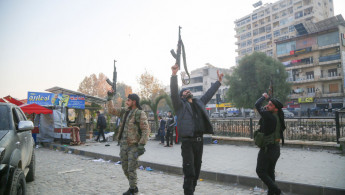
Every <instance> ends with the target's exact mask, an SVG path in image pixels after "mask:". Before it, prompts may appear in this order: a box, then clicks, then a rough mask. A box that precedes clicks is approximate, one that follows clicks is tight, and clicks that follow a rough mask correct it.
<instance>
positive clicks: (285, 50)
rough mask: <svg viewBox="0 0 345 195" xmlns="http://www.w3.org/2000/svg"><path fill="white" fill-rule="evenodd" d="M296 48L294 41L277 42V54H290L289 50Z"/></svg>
mask: <svg viewBox="0 0 345 195" xmlns="http://www.w3.org/2000/svg"><path fill="white" fill-rule="evenodd" d="M295 49H296V41H291V42H287V43H282V44H277V55H286V54H290V51H292V50H295Z"/></svg>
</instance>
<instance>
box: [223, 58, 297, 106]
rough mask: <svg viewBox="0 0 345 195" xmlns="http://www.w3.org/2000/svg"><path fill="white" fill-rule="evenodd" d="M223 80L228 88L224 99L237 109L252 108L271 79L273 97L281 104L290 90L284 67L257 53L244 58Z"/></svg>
mask: <svg viewBox="0 0 345 195" xmlns="http://www.w3.org/2000/svg"><path fill="white" fill-rule="evenodd" d="M225 78H226V79H225V80H226V85H229V86H230V89H229V90H228V92H227V94H226V98H227V100H229V101H231V102H233V103H234V104H235V106H236V107H238V108H253V106H254V104H255V101H256V100H257V99H258V98H259V97H260V96H261V95H262V93H263V92H265V91H266V92H267V91H268V88H269V85H270V81H271V79H272V81H273V92H274V93H273V96H274V97H275V98H278V99H279V100H280V101H281V102H285V101H286V100H287V95H288V94H289V92H290V88H291V87H290V85H289V83H287V82H286V79H287V72H286V71H285V67H284V65H283V64H282V63H281V62H279V61H278V60H276V59H273V58H271V57H269V56H267V55H266V54H264V53H258V52H254V53H253V54H251V55H248V56H245V57H244V58H243V59H242V60H241V61H240V63H239V65H238V66H236V67H235V68H234V69H233V73H232V75H226V76H225Z"/></svg>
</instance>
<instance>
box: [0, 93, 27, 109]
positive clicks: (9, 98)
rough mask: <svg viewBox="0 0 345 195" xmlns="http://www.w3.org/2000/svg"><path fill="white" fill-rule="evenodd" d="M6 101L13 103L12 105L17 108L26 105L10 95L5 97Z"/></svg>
mask: <svg viewBox="0 0 345 195" xmlns="http://www.w3.org/2000/svg"><path fill="white" fill-rule="evenodd" d="M4 99H5V100H7V101H8V102H10V103H12V104H15V105H17V106H20V105H23V104H24V103H23V102H21V101H19V100H17V99H15V98H13V97H11V96H10V95H8V96H6V97H4Z"/></svg>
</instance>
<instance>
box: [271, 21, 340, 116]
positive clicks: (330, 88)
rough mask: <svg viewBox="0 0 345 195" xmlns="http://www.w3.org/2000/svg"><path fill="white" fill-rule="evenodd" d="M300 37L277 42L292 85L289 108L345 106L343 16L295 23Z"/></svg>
mask: <svg viewBox="0 0 345 195" xmlns="http://www.w3.org/2000/svg"><path fill="white" fill-rule="evenodd" d="M296 31H297V32H298V36H297V37H293V38H289V39H286V40H281V41H277V42H276V55H277V56H276V57H277V58H278V59H279V60H280V61H281V62H282V63H283V64H284V65H285V67H286V71H287V73H288V82H290V83H291V84H292V91H291V95H290V100H291V101H290V102H289V105H288V107H291V108H293V107H300V109H301V110H302V111H306V110H308V109H315V108H319V109H324V108H342V107H344V86H345V83H344V82H345V81H344V74H345V69H344V64H345V21H344V18H343V17H342V16H341V15H338V16H334V17H331V18H328V19H326V20H323V21H320V22H317V23H310V22H303V23H300V24H297V25H296Z"/></svg>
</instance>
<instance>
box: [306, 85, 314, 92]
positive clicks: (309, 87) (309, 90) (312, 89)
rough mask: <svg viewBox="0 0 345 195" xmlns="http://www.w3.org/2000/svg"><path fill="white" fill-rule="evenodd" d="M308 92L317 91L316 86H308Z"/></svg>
mask: <svg viewBox="0 0 345 195" xmlns="http://www.w3.org/2000/svg"><path fill="white" fill-rule="evenodd" d="M307 92H308V93H315V87H314V86H307Z"/></svg>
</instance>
